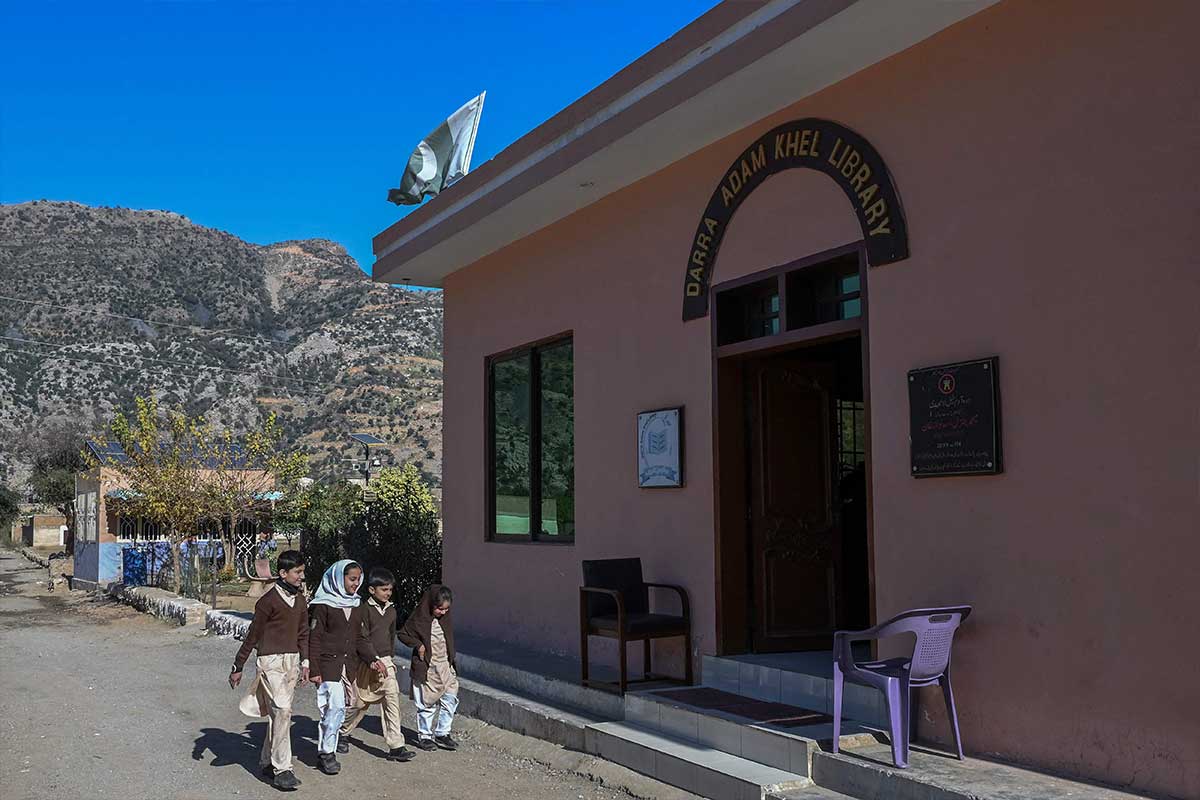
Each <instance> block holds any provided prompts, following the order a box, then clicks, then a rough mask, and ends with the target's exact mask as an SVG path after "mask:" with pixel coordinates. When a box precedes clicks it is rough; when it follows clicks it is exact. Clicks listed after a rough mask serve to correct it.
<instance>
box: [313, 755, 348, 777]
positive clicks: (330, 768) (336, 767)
mask: <svg viewBox="0 0 1200 800" xmlns="http://www.w3.org/2000/svg"><path fill="white" fill-rule="evenodd" d="M317 769H319V770H321V772H324V773H325V774H326V775H337V774H338V773H339V772H341V771H342V765H341V764H339V763H338V760H337V756H335V755H334V754H333V753H318V754H317Z"/></svg>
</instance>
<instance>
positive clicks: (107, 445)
mask: <svg viewBox="0 0 1200 800" xmlns="http://www.w3.org/2000/svg"><path fill="white" fill-rule="evenodd" d="M87 446H88V449H89V450H91V451H92V455H94V456H95V457H96V460H97V461H99V462H100V463H101V464H108V463H111V462H114V461H115V462H116V463H118V464H126V463H128V462H129V456H127V455H125V451H124V450H123V449H122V448H121V443H120V442H104V443H98V442H88V443H87Z"/></svg>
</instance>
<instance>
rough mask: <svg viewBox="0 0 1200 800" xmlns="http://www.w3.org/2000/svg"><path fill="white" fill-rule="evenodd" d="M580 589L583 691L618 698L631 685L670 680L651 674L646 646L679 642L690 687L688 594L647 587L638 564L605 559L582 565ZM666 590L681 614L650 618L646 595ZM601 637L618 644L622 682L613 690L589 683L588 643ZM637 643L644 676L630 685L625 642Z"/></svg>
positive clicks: (600, 683) (607, 685)
mask: <svg viewBox="0 0 1200 800" xmlns="http://www.w3.org/2000/svg"><path fill="white" fill-rule="evenodd" d="M583 584H584V585H583V586H581V587H579V636H580V644H579V658H580V662H581V667H580V672H581V677H582V682H583V684H584V685H585V686H602V687H605V688H616V689H618V690H619V691H620V692H621V694H624V693H625V690H626V688H627V687H628V686H629V684H631V683H643V682H646V681H661V680H673V681H675V682H679V679H678V678H675V679H671V678H665V677H663V676H660V675H654V674H652V672H651V659H650V640H651V639H663V638H667V637H674V636H682V637H683V649H684V678H683V683H685V684H688V685H690V684H691V683H692V618H691V611H690V609H689V607H688V596H687V592H686V591H685V590H684V589H683V587H682V586H673V585H671V584H667V583H647V582H646V581H644V580H642V560H641V559H640V558H609V559H602V560H596V561H584V562H583ZM652 588H654V589H670V590H672V591H674V592H675V593H676V594H677V595H679V601H680V605H681V606H682V613H681V614H680V615H679V616H675V615H671V614H652V613H650V591H649V590H650V589H652ZM590 636H603V637H605V638H608V639H616V640H617V648H618V651H619V653H620V660H621V663H620V670H619V674H620V680H619V681H618V683H616V684H613V683H611V682H606V681H592V680H589V679H588V637H590ZM637 641H641V642H642V643H643V644H642V652H643V658H644V670H643V671H644V673H645V674H644V675H643V677H642V678H641V679H640V680H632V681H631V680H629V678H628V675H627V674H626V672H627V669H626V649H627V644H628V643H629V642H637Z"/></svg>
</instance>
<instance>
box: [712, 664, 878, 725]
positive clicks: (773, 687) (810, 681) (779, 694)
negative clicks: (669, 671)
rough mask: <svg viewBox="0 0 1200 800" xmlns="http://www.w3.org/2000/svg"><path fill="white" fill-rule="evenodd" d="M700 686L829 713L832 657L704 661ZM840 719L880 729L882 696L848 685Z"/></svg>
mask: <svg viewBox="0 0 1200 800" xmlns="http://www.w3.org/2000/svg"><path fill="white" fill-rule="evenodd" d="M702 674H703V676H704V679H703V682H704V685H705V686H711V687H712V688H714V689H720V690H722V691H726V692H732V693H733V694H740V695H744V696H746V697H753V698H754V699H756V700H765V701H767V702H771V703H786V704H788V705H793V706H800V707H801V708H811V709H812V710H813V711H823V712H825V713H826V714H828V713H831V711H832V709H833V656H832V654H830V653H824V652H814V653H778V654H764V655H747V656H704V658H703V672H702ZM842 716H843V717H844V718H847V719H852V720H856V721H858V722H861V723H864V724H866V725H870V726H874V727H880V728H885V729H886V727H887V724H888V717H887V706H886V705H885V704H884V700H883V693H882V692H879V691H876V690H875V689H869V688H867V687H865V686H858V685H856V684H852V683H847V684H845V688H844V690H843V695H842Z"/></svg>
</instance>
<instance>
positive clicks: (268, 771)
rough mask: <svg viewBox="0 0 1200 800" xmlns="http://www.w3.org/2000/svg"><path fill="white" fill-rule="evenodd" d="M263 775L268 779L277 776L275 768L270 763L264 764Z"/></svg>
mask: <svg viewBox="0 0 1200 800" xmlns="http://www.w3.org/2000/svg"><path fill="white" fill-rule="evenodd" d="M262 776H263V777H264V778H266V779H267V780H271V779H272V778H274V777H275V768H274V767H272V766H271V765H270V764H264V765H263V768H262Z"/></svg>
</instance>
